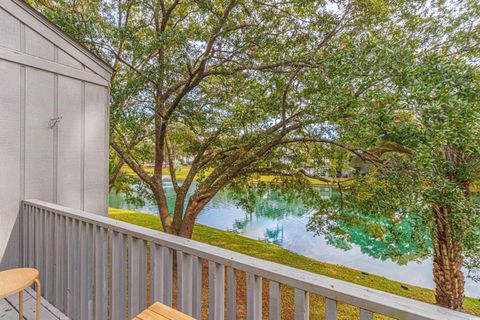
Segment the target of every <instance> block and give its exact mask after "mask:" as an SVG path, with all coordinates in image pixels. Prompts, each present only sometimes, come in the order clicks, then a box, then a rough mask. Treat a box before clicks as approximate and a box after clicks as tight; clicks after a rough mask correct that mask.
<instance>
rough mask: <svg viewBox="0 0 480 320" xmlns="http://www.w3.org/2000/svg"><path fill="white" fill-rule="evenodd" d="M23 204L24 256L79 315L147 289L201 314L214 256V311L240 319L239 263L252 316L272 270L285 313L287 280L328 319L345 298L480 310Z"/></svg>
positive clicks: (70, 312) (404, 308)
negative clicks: (321, 303)
mask: <svg viewBox="0 0 480 320" xmlns="http://www.w3.org/2000/svg"><path fill="white" fill-rule="evenodd" d="M22 208H23V214H22V244H23V245H22V259H23V264H24V266H30V267H36V268H37V269H39V271H40V275H41V279H42V282H43V295H44V297H45V298H46V299H48V301H50V302H51V303H52V304H54V305H55V306H56V307H57V308H58V309H60V310H61V311H63V312H64V313H65V314H66V315H67V316H68V317H70V318H71V319H112V320H117V319H131V318H132V317H133V316H134V315H136V314H138V313H139V312H140V311H141V310H142V309H144V308H145V307H146V306H147V297H150V299H149V300H150V301H160V302H163V303H165V304H167V305H172V303H173V301H174V300H175V306H176V307H177V308H178V309H179V310H181V311H183V312H184V313H187V314H189V315H192V316H194V317H195V318H201V317H202V303H203V302H202V301H203V300H202V265H203V264H204V263H205V261H207V262H208V318H209V319H224V318H226V319H235V316H236V311H237V307H238V306H237V297H236V292H237V290H236V287H235V286H236V285H237V281H236V279H237V271H238V272H245V274H246V317H247V319H262V309H263V308H262V307H265V306H263V304H264V299H263V300H262V287H263V286H262V282H263V281H264V279H265V280H268V286H269V287H268V289H269V290H268V292H269V299H267V302H268V308H267V310H268V314H269V318H270V319H280V318H281V305H282V301H281V299H282V296H281V295H280V285H282V287H284V286H288V287H291V288H293V289H294V318H295V319H308V318H309V294H314V295H319V296H322V297H325V308H326V310H325V316H326V319H327V320H334V319H337V316H338V303H345V304H349V305H353V306H355V307H357V308H359V309H360V319H361V320H367V319H373V314H382V315H386V316H389V317H391V318H395V319H431V320H440V319H479V318H476V317H474V316H470V315H468V314H464V313H460V312H455V311H451V310H448V309H444V308H441V307H437V306H435V305H430V304H427V303H422V302H418V301H414V300H410V299H407V298H403V297H400V296H396V295H392V294H388V293H385V292H381V291H378V290H374V289H370V288H366V287H362V286H359V285H355V284H352V283H348V282H344V281H339V280H336V279H332V278H328V277H325V276H321V275H318V274H314V273H310V272H307V271H303V270H298V269H294V268H290V267H287V266H284V265H280V264H277V263H273V262H268V261H264V260H260V259H256V258H252V257H250V256H246V255H243V254H240V253H236V252H232V251H229V250H225V249H221V248H218V247H214V246H211V245H208V244H204V243H200V242H197V241H193V240H188V239H184V238H179V237H175V236H172V235H169V234H166V233H163V232H158V231H154V230H151V229H146V228H142V227H138V226H135V225H131V224H129V223H125V222H121V221H117V220H113V219H110V218H107V217H103V216H99V215H95V214H91V213H87V212H83V211H78V210H73V209H69V208H65V207H62V206H58V205H54V204H50V203H47V202H43V201H38V200H27V201H24V202H23V206H22ZM174 255H175V256H176V259H174ZM174 260H176V263H174ZM148 263H150V265H149V266H148V265H147V264H148ZM174 267H176V270H174ZM175 278H176V284H175V285H174V279H175ZM147 290H148V291H149V292H148V291H147ZM174 294H175V295H176V296H175V297H174V296H173V295H174Z"/></svg>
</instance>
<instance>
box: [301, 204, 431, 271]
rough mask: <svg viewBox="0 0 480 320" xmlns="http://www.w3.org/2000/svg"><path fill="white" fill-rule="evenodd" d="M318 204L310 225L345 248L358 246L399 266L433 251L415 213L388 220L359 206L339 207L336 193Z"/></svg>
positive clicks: (424, 226)
mask: <svg viewBox="0 0 480 320" xmlns="http://www.w3.org/2000/svg"><path fill="white" fill-rule="evenodd" d="M318 203H320V204H321V205H320V207H319V208H318V206H317V208H318V211H316V212H315V213H314V214H313V216H312V217H311V219H310V222H309V224H308V226H307V227H308V229H309V230H310V231H313V232H315V233H316V234H317V235H323V236H325V239H326V240H327V243H329V244H331V245H334V246H336V247H338V248H341V249H343V250H349V249H351V248H352V246H353V245H357V246H358V247H359V248H360V250H361V251H362V253H364V254H367V255H369V256H371V257H373V258H376V259H380V260H386V259H391V260H392V261H394V262H396V263H397V264H400V265H403V264H406V263H407V262H410V261H421V260H424V259H426V258H428V257H429V256H430V254H431V248H432V246H431V245H432V244H431V237H430V234H429V229H428V226H427V225H425V223H424V222H423V221H421V220H419V219H418V216H416V215H409V214H408V212H397V213H396V217H395V218H394V219H389V218H386V217H385V216H382V215H379V214H376V213H375V212H368V211H366V210H361V209H359V208H353V207H351V208H346V207H343V208H342V210H339V209H340V208H339V207H340V204H339V199H338V196H337V195H335V196H332V197H331V198H330V199H328V200H325V199H323V200H322V201H319V202H317V205H318ZM343 205H345V204H343Z"/></svg>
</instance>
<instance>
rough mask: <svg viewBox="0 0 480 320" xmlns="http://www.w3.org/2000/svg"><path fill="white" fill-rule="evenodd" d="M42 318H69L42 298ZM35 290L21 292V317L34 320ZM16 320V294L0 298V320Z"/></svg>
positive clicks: (45, 319) (61, 319)
mask: <svg viewBox="0 0 480 320" xmlns="http://www.w3.org/2000/svg"><path fill="white" fill-rule="evenodd" d="M41 312H42V316H41V319H42V320H59V319H60V320H68V319H69V318H68V317H67V316H65V315H64V314H63V313H61V312H60V311H59V310H58V309H57V308H55V307H54V306H52V305H51V304H50V303H48V302H47V301H46V300H45V299H43V298H42V310H41ZM35 316H36V314H35V291H34V290H32V289H31V288H28V289H26V290H25V291H24V293H23V319H25V320H35ZM7 319H8V320H18V294H15V295H13V296H10V297H8V298H5V299H0V320H7Z"/></svg>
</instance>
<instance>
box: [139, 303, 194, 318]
mask: <svg viewBox="0 0 480 320" xmlns="http://www.w3.org/2000/svg"><path fill="white" fill-rule="evenodd" d="M133 320H195V318H192V317H190V316H187V315H186V314H183V313H181V312H180V311H178V310H175V309H173V308H170V307H169V306H166V305H164V304H161V303H160V302H155V303H154V304H152V305H151V306H150V307H148V308H147V309H145V310H143V312H142V313H140V314H139V315H138V316H136V317H135V318H133Z"/></svg>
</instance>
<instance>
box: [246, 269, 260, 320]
mask: <svg viewBox="0 0 480 320" xmlns="http://www.w3.org/2000/svg"><path fill="white" fill-rule="evenodd" d="M247 319H262V277H260V276H257V275H254V274H251V273H247Z"/></svg>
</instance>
